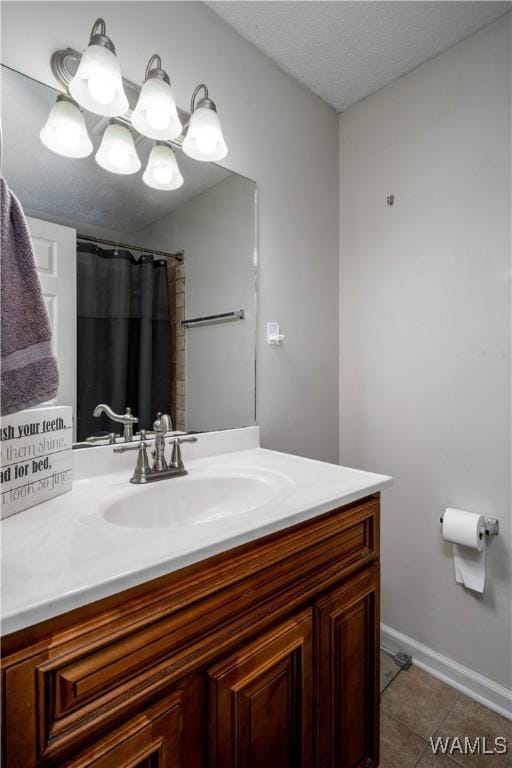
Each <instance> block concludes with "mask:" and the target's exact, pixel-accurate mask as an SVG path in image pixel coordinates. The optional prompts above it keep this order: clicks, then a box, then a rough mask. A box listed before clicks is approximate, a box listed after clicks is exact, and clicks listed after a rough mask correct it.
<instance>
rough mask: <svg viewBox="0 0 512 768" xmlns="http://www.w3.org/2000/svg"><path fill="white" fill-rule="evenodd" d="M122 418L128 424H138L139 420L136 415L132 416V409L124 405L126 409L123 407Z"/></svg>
mask: <svg viewBox="0 0 512 768" xmlns="http://www.w3.org/2000/svg"><path fill="white" fill-rule="evenodd" d="M124 419H125V420H126V422H128V423H130V424H138V423H139V420H138V418H137V416H133V414H132V409H131V408H129V407H128V406H126V409H125V412H124Z"/></svg>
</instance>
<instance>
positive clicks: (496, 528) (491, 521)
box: [439, 516, 500, 538]
mask: <svg viewBox="0 0 512 768" xmlns="http://www.w3.org/2000/svg"><path fill="white" fill-rule="evenodd" d="M439 522H440V523H441V525H442V524H443V517H442V516H441V517H440V518H439ZM484 530H485V535H486V536H499V533H500V523H499V520H498V518H497V517H486V518H485V529H484ZM480 538H482V534H480Z"/></svg>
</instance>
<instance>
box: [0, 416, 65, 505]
mask: <svg viewBox="0 0 512 768" xmlns="http://www.w3.org/2000/svg"><path fill="white" fill-rule="evenodd" d="M72 418H73V417H72V408H71V406H68V405H64V406H48V407H46V408H31V409H28V410H26V411H18V413H13V414H12V415H10V416H3V417H2V419H1V420H0V492H1V500H2V503H1V517H2V518H4V517H9V516H10V515H15V514H16V513H17V512H22V511H23V510H24V509H28V508H29V507H33V506H35V505H36V504H40V503H41V502H42V501H46V500H47V499H51V498H52V497H53V496H59V495H60V494H61V493H65V492H66V491H70V490H71V485H72V478H73V459H72V455H71V441H72V435H73V430H72Z"/></svg>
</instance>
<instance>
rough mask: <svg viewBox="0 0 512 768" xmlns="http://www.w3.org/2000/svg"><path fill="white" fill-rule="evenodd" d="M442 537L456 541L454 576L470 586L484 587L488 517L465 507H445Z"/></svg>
mask: <svg viewBox="0 0 512 768" xmlns="http://www.w3.org/2000/svg"><path fill="white" fill-rule="evenodd" d="M443 538H444V539H445V540H446V541H450V542H451V543H452V544H453V561H454V566H455V580H456V581H457V582H458V583H459V584H464V586H465V587H467V588H468V589H472V590H474V591H475V592H480V593H482V592H483V591H484V589H485V546H486V540H485V539H486V537H485V518H484V517H483V515H478V514H477V513H475V512H466V511H465V510H462V509H451V508H450V509H446V510H445V513H444V516H443Z"/></svg>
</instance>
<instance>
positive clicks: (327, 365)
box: [2, 2, 338, 460]
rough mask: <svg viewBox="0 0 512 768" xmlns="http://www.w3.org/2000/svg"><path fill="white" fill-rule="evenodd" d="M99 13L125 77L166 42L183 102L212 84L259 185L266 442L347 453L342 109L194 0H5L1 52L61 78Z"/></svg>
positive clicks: (137, 73)
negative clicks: (65, 61) (65, 59)
mask: <svg viewBox="0 0 512 768" xmlns="http://www.w3.org/2000/svg"><path fill="white" fill-rule="evenodd" d="M97 16H102V17H103V18H104V19H105V20H106V22H107V32H108V34H110V35H111V36H112V38H113V40H114V43H115V45H116V48H117V52H118V56H119V59H120V62H121V66H122V70H123V73H124V74H125V75H126V77H128V78H130V79H132V80H135V81H136V82H141V81H142V79H143V76H144V70H145V67H146V64H147V61H148V59H149V57H150V56H151V54H152V53H155V52H158V53H160V54H161V56H162V59H163V64H164V66H165V67H166V69H168V70H169V72H170V75H171V80H172V82H173V86H174V89H175V93H176V96H177V101H178V104H180V105H181V106H182V107H184V108H185V109H188V104H189V100H190V95H191V93H192V90H193V88H194V87H195V86H196V85H197V83H199V82H206V83H208V86H209V89H210V94H211V96H212V98H213V99H214V100H215V101H216V102H217V105H218V107H219V114H220V116H221V119H222V122H223V126H224V131H225V136H226V141H227V143H228V146H229V149H230V154H229V156H228V158H227V161H226V162H225V163H224V164H225V165H227V166H228V167H229V168H231V169H233V170H235V171H237V172H239V173H242V174H244V175H245V176H248V177H249V178H252V179H254V180H255V181H256V182H257V185H258V193H259V230H258V247H259V256H260V277H259V288H260V301H259V318H258V327H259V343H258V372H257V377H258V422H259V424H260V425H261V427H262V441H263V444H264V445H265V446H268V447H271V448H276V449H280V450H285V451H290V452H294V453H299V454H303V455H307V456H312V457H316V458H319V459H327V460H336V458H337V455H338V425H337V419H336V417H335V414H336V413H337V410H338V353H337V350H338V289H337V284H338V256H337V237H338V229H337V228H338V205H337V197H338V169H337V151H338V138H337V123H338V121H337V115H336V113H335V112H334V111H333V110H332V109H330V108H329V107H328V106H326V105H325V103H323V102H322V101H321V100H320V99H319V98H318V97H316V96H315V95H313V94H312V93H310V92H309V91H307V90H306V89H305V88H303V87H302V86H300V85H299V84H298V83H296V82H295V81H294V80H293V79H292V78H291V77H289V76H288V75H286V74H284V73H283V72H282V71H281V70H280V69H279V68H278V67H276V66H275V65H274V64H273V63H272V62H271V61H270V60H269V59H268V58H267V57H266V56H264V55H263V54H262V53H260V52H259V51H258V50H257V49H256V48H254V47H253V46H252V45H251V44H250V43H248V42H246V41H245V40H244V39H243V38H242V37H240V36H239V35H238V34H237V33H236V32H234V31H233V29H232V28H231V27H229V26H228V25H226V24H225V23H224V22H223V21H221V20H220V19H219V17H217V16H216V15H215V14H214V13H213V11H211V10H210V9H208V8H207V7H206V6H203V5H202V4H201V3H195V2H183V3H181V2H169V3H162V2H156V3H151V2H141V3H139V2H130V3H119V2H86V3H84V2H55V3H48V2H34V3H25V2H5V3H3V4H2V35H3V40H2V58H3V61H4V63H6V64H8V65H9V66H12V67H14V68H16V69H18V70H20V71H22V72H25V73H27V74H29V75H32V76H33V77H36V78H38V79H40V80H43V81H45V82H47V83H50V84H54V80H53V77H52V74H51V71H50V66H49V59H50V55H51V53H52V52H53V51H54V50H56V49H58V48H65V47H66V46H72V47H74V48H77V49H78V50H82V49H83V48H84V47H85V46H86V44H87V41H88V37H89V32H90V28H91V25H92V23H93V21H94V20H95V18H96V17H97ZM268 320H279V321H280V323H281V324H282V327H283V332H284V333H286V343H285V344H284V345H283V346H282V347H270V346H268V345H267V344H266V343H265V340H264V330H265V327H266V322H267V321H268Z"/></svg>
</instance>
